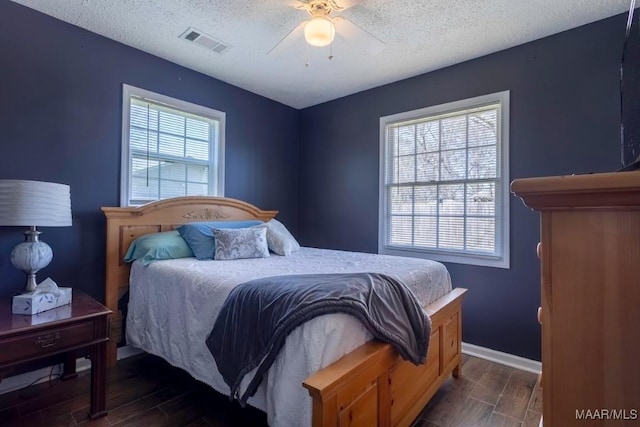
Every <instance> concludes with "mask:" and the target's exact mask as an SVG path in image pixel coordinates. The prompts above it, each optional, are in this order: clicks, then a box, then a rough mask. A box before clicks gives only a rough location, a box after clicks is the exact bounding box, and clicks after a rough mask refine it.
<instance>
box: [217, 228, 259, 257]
mask: <svg viewBox="0 0 640 427" xmlns="http://www.w3.org/2000/svg"><path fill="white" fill-rule="evenodd" d="M211 231H213V237H215V241H216V251H215V258H214V259H216V260H228V259H243V258H265V257H268V256H269V246H268V245H267V228H266V227H265V226H262V225H260V226H255V227H250V228H235V229H231V228H225V229H222V228H212V229H211Z"/></svg>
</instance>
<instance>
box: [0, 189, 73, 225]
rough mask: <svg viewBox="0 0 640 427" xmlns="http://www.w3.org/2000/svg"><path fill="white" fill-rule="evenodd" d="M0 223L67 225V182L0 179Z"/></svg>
mask: <svg viewBox="0 0 640 427" xmlns="http://www.w3.org/2000/svg"><path fill="white" fill-rule="evenodd" d="M0 225H7V226H12V225H13V226H28V227H31V226H37V227H68V226H70V225H71V192H70V189H69V186H68V185H66V184H57V183H54V182H42V181H27V180H18V179H0Z"/></svg>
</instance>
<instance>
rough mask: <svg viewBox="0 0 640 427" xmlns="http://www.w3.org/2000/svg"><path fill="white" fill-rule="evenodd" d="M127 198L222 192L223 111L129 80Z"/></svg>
mask: <svg viewBox="0 0 640 427" xmlns="http://www.w3.org/2000/svg"><path fill="white" fill-rule="evenodd" d="M124 92H125V93H124V107H125V108H124V111H123V177H122V178H123V179H122V181H123V186H122V187H123V188H122V196H123V197H122V199H123V200H122V204H123V206H126V205H141V204H144V203H148V202H151V201H154V200H160V199H166V198H171V197H179V196H205V195H217V196H221V195H222V193H223V175H222V173H223V163H222V159H223V150H222V147H223V134H224V113H220V112H218V111H215V110H212V109H209V108H206V107H202V106H196V105H194V104H190V103H186V102H184V101H180V100H176V99H172V98H168V97H165V96H163V95H159V94H153V93H151V92H148V91H143V90H141V89H137V88H133V87H131V86H126V85H125V91H124Z"/></svg>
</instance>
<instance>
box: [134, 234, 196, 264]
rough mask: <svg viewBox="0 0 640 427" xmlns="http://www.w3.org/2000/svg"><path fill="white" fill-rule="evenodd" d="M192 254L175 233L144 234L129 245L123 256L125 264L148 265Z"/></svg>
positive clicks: (185, 243)
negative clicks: (136, 262)
mask: <svg viewBox="0 0 640 427" xmlns="http://www.w3.org/2000/svg"><path fill="white" fill-rule="evenodd" d="M192 256H193V252H192V251H191V248H189V245H187V242H185V240H184V239H183V238H182V237H180V234H179V233H178V232H177V231H164V232H162V233H152V234H145V235H144V236H140V237H138V238H137V239H135V240H134V241H133V242H131V244H130V245H129V249H127V253H126V254H125V255H124V261H125V262H131V261H135V260H137V259H138V260H140V261H141V262H142V265H149V264H151V263H152V262H154V261H157V260H161V259H174V258H187V257H192Z"/></svg>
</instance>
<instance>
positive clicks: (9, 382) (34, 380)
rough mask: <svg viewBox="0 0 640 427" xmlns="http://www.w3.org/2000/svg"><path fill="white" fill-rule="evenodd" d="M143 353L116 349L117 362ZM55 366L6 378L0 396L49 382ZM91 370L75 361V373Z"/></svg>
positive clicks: (82, 360)
mask: <svg viewBox="0 0 640 427" xmlns="http://www.w3.org/2000/svg"><path fill="white" fill-rule="evenodd" d="M140 353H144V352H143V351H142V350H140V349H137V348H135V347H129V346H126V345H125V346H124V347H119V348H118V356H117V357H118V360H121V359H126V358H127V357H132V356H135V355H137V354H140ZM55 366H56V365H53V366H48V367H46V368H42V369H37V370H35V371H31V372H25V373H24V374H20V375H15V376H13V377H8V378H5V379H4V380H2V382H0V394H5V393H9V392H12V391H15V390H19V389H21V388H25V387H27V386H30V385H32V384H38V383H42V382H45V381H48V380H49V374H50V373H51V370H52V369H55ZM89 368H91V362H90V361H89V360H88V359H86V358H84V357H81V358H79V359H77V360H76V372H82V371H86V370H87V369H89ZM58 369H60V371H56V372H61V371H62V364H60V365H59V368H58Z"/></svg>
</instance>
